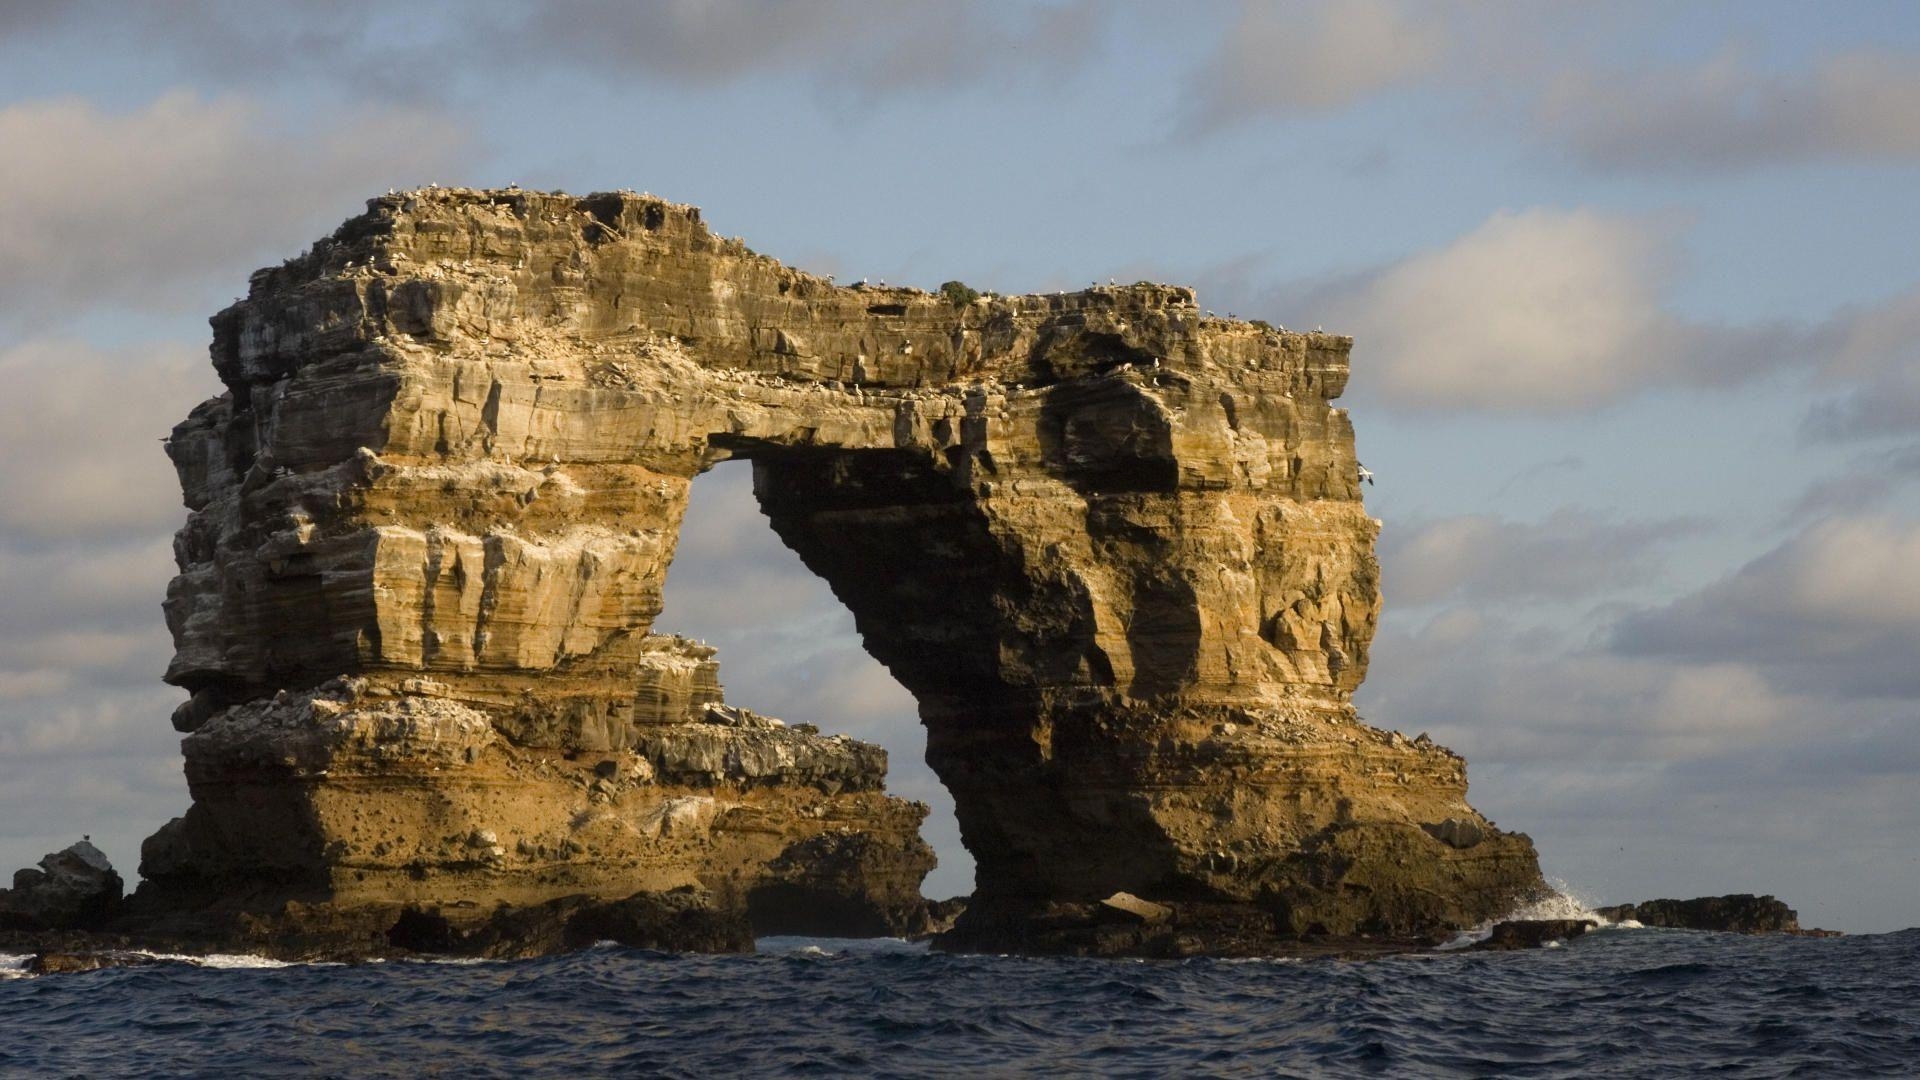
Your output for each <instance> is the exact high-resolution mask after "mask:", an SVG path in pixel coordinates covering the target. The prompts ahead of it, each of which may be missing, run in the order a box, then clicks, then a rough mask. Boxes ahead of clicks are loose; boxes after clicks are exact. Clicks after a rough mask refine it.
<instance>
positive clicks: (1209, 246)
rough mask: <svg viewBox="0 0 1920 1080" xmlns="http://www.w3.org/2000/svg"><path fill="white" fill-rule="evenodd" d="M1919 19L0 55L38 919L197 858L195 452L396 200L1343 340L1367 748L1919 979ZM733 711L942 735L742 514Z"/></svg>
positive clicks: (222, 21) (1590, 8) (1654, 9)
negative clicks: (310, 272)
mask: <svg viewBox="0 0 1920 1080" xmlns="http://www.w3.org/2000/svg"><path fill="white" fill-rule="evenodd" d="M1916 181H1920V6H1916V5H1913V4H1911V3H1906V2H1885V3H1880V2H1873V0H1849V2H1846V3H1831V4H1806V3H1767V2H1750V0H1748V2H1727V3H1713V2H1696V3H1690V4H1687V5H1673V4H1668V3H1639V2H1632V0H1618V2H1609V3H1589V2H1581V0H1567V2H1562V3H1556V4H1538V3H1526V2H1520V0H1512V2H1507V0H1483V2H1479V3H1472V4H1468V3H1449V2H1445V0H1423V2H1411V0H1407V2H1400V0H1346V2H1341V3H1319V2H1288V3H1281V2H1269V3H1259V2H1250V3H1237V2H1225V0H1223V2H1205V0H1201V2H1192V3H1182V4H1166V3H1145V2H1140V3H1135V2H1131V0H1111V2H1098V0H1058V2H1039V0H1035V2H1031V3H972V4H954V3H950V2H945V0H793V2H787V3H776V2H771V0H764V2H763V0H742V2H733V3H727V2H721V0H659V2H655V3H624V2H616V0H558V2H553V3H547V4H540V5H532V4H520V3H508V2H504V0H476V2H472V3H466V4H436V3H431V2H426V0H421V2H416V3H411V4H406V5H395V4H388V3H373V2H363V0H338V2H331V3H324V4H323V3H317V2H316V3H298V2H295V3H284V4H279V5H273V6H269V5H264V4H256V3H251V2H244V0H229V2H218V0H173V2H170V3H166V4H143V3H125V4H109V3H92V2H87V0H0V192H3V193H4V194H3V195H0V386H4V390H3V391H0V870H4V869H11V868H12V867H15V866H24V865H28V864H31V863H32V862H34V861H36V860H37V859H38V858H39V857H40V856H41V855H42V854H43V853H45V852H48V851H52V850H55V849H57V848H59V847H62V846H65V845H66V844H67V843H69V842H70V841H72V840H74V839H77V838H78V835H79V834H81V833H83V832H85V833H91V834H92V835H93V837H94V839H95V841H96V842H98V843H100V844H101V846H102V847H103V848H104V849H105V850H106V851H107V853H108V854H109V855H110V856H111V857H112V858H113V859H114V861H115V863H116V864H117V865H119V866H121V867H122V868H123V870H125V871H127V872H129V873H131V871H132V869H133V867H134V865H135V864H136V863H137V860H138V846H139V841H140V839H141V838H142V837H143V836H145V835H146V834H147V833H148V832H150V831H151V830H152V829H153V828H154V827H156V826H158V825H159V824H160V823H162V822H163V821H165V820H166V819H167V818H169V817H172V816H174V815H177V814H179V813H180V812H182V811H183V810H184V809H185V807H186V805H187V796H186V790H185V783H184V781H183V780H182V778H181V772H180V763H179V755H178V742H177V740H178V735H177V734H176V733H175V732H174V731H173V730H172V728H171V726H170V725H169V723H168V716H169V714H170V712H171V711H172V708H173V706H174V705H175V704H177V703H178V702H179V701H180V700H182V698H183V697H184V695H183V694H182V693H181V692H180V691H178V690H175V689H172V688H169V687H166V686H165V685H163V684H162V683H161V682H160V681H159V675H160V673H161V671H163V670H164V668H165V666H166V661H167V657H168V655H169V653H170V643H169V641H168V638H167V634H166V630H165V627H164V625H163V623H162V620H161V614H160V600H161V598H162V597H163V595H164V593H165V588H166V582H167V579H168V578H169V577H170V576H171V574H172V554H171V540H170V537H171V533H172V531H173V530H174V529H175V528H177V527H178V526H179V525H180V524H181V522H182V521H183V520H184V517H185V511H184V509H183V508H182V506H181V504H180V500H179V494H178V487H177V484H176V482H175V480H174V478H173V476H172V471H171V468H170V467H169V465H168V464H167V462H166V459H165V457H164V455H163V454H162V452H161V448H160V445H159V441H158V440H159V439H160V437H161V436H162V435H164V434H165V433H166V432H167V431H168V430H169V429H170V428H171V426H172V425H173V424H174V423H175V422H176V421H177V420H179V419H181V418H183V417H184V416H185V415H186V413H187V411H188V410H189V409H190V408H191V407H192V406H193V405H194V404H195V403H196V402H198V401H199V400H201V399H203V398H205V397H209V396H212V395H214V394H215V393H217V392H218V390H219V385H218V382H217V380H216V379H215V378H214V375H213V371H212V369H211V367H210V366H209V364H208V360H207V354H206V346H207V343H208V339H209V333H208V328H207V324H206V317H207V316H208V315H209V314H211V313H212V312H213V311H215V310H217V309H218V308H220V307H221V306H223V305H224V304H226V303H227V302H229V300H230V298H232V297H233V296H235V295H238V294H239V293H241V292H243V291H244V289H245V284H246V279H247V275H248V273H249V272H250V271H252V270H253V269H254V268H256V267H258V266H263V265H268V264H272V263H277V262H279V261H280V260H282V259H284V258H286V257H288V256H290V255H292V254H295V253H297V252H298V251H300V250H301V249H302V248H304V247H305V246H306V245H307V244H309V243H310V242H311V241H312V240H314V239H315V238H317V237H319V236H321V235H324V234H325V233H327V232H328V231H330V230H331V229H332V228H333V227H334V226H335V225H337V224H338V223H339V222H340V221H341V220H342V219H344V218H346V217H348V216H350V215H352V214H354V213H356V212H358V211H359V210H360V209H361V207H362V205H363V202H364V200H365V199H366V198H368V197H369V196H371V195H374V194H376V193H379V192H384V191H385V190H386V189H387V188H389V187H408V186H416V185H424V184H426V183H429V182H433V183H440V184H442V185H455V184H463V185H476V186H479V185H505V184H508V183H519V184H522V185H524V186H527V187H542V188H561V189H565V190H568V191H576V192H586V191H594V190H605V189H613V188H622V187H630V188H637V189H644V190H647V191H651V192H655V193H658V194H663V195H666V196H668V197H670V198H672V199H675V200H677V201H682V202H691V203H694V204H696V205H699V206H701V207H703V208H704V210H705V214H706V218H707V220H708V221H709V222H710V223H712V224H713V227H714V228H715V229H716V231H718V232H721V233H723V234H729V235H735V234H737V235H739V236H742V237H745V238H747V240H748V242H749V243H750V244H751V245H752V246H753V247H754V248H755V249H756V250H758V251H761V252H764V253H766V254H769V255H772V256H774V257H776V258H779V259H781V260H783V261H785V262H787V263H789V264H792V265H796V266H799V267H803V268H805V269H808V270H812V271H814V272H817V273H823V274H825V273H835V274H839V275H840V276H842V277H843V278H846V277H858V276H870V277H873V278H884V279H886V280H888V281H891V282H895V283H910V284H915V285H919V286H921V287H924V288H933V287H935V286H937V285H938V284H939V283H940V282H942V281H945V280H948V279H953V278H958V279H961V280H964V281H966V282H968V283H969V284H972V285H974V286H975V287H977V288H982V289H993V290H997V291H1002V292H1022V291H1037V290H1052V289H1056V288H1072V287H1077V286H1080V285H1083V284H1084V283H1086V282H1088V281H1095V280H1102V281H1103V280H1105V279H1107V278H1108V277H1120V278H1122V279H1123V280H1134V279H1138V278H1152V279H1156V280H1163V281H1174V282H1182V283H1186V284H1191V285H1194V286H1197V287H1198V288H1199V290H1200V300H1201V303H1202V304H1203V305H1204V306H1206V307H1208V308H1212V309H1215V310H1217V311H1220V312H1221V313H1223V314H1224V313H1226V312H1232V313H1234V314H1235V315H1237V316H1238V317H1241V318H1262V319H1266V320H1268V321H1271V322H1275V323H1279V324H1282V325H1286V326H1290V327H1294V328H1305V327H1315V326H1324V327H1325V328H1326V329H1327V330H1329V331H1337V332H1341V333H1348V334H1352V335H1353V336H1354V339H1355V344H1354V348H1353V357H1352V363H1353V373H1352V380H1351V384H1350V387H1349V390H1348V392H1347V395H1346V398H1345V400H1344V401H1343V402H1342V404H1343V405H1345V406H1346V407H1348V408H1349V409H1350V410H1351V412H1352V417H1353V421H1354V425H1355V428H1356V430H1357V432H1358V439H1359V450H1360V456H1361V459H1362V460H1363V461H1364V462H1365V463H1366V464H1367V466H1368V467H1369V468H1370V469H1372V470H1373V471H1374V472H1375V474H1376V485H1375V486H1374V487H1371V488H1368V489H1367V493H1366V494H1367V504H1368V507H1369V509H1370V510H1371V511H1372V512H1373V514H1374V515H1375V516H1377V517H1379V518H1381V519H1382V520H1383V521H1384V523H1385V528H1384V531H1383V534H1382V537H1381V541H1380V557H1381V561H1382V564H1383V575H1382V591H1383V593H1384V595H1385V603H1386V607H1385V612H1384V615H1383V617H1382V620H1381V625H1380V631H1379V634H1378V637H1377V639H1376V643H1375V647H1374V650H1373V656H1372V666H1371V668H1370V673H1369V675H1368V678H1367V682H1366V684H1365V685H1364V686H1363V687H1362V688H1361V690H1360V692H1359V694H1358V695H1357V697H1356V703H1357V705H1358V706H1359V708H1360V710H1361V712H1362V713H1363V714H1364V715H1365V716H1366V717H1367V718H1368V719H1369V720H1370V721H1371V722H1373V723H1375V724H1377V725H1380V726H1384V727H1390V728H1394V729H1397V730H1401V731H1405V732H1407V733H1409V734H1412V733H1416V732H1421V731H1425V732H1429V733H1431V734H1432V736H1433V737H1434V738H1436V739H1437V740H1439V741H1440V742H1442V743H1444V744H1446V745H1448V746H1451V747H1452V748H1453V749H1455V750H1456V751H1458V752H1460V753H1461V754H1463V755H1465V757H1466V758H1467V760H1468V761H1469V762H1470V763H1471V764H1470V770H1469V778H1470V780H1471V782H1472V790H1471V796H1470V797H1471V800H1472V802H1473V803H1474V805H1475V806H1476V807H1478V808H1479V809H1480V810H1481V811H1482V812H1484V813H1486V814H1487V815H1488V816H1489V817H1491V818H1493V819H1494V820H1495V821H1497V822H1498V823H1499V824H1500V825H1501V826H1502V827H1504V828H1509V829H1517V830H1521V831H1524V832H1527V833H1529V834H1530V835H1531V836H1532V837H1533V838H1534V840H1535V842H1536V843H1537V844H1538V846H1539V848H1540V851H1541V855H1542V862H1543V866H1544V868H1545V870H1546V871H1547V873H1548V875H1549V877H1550V878H1552V879H1554V880H1556V881H1558V882H1561V883H1563V885H1564V887H1565V888H1567V889H1569V890H1570V891H1571V892H1573V893H1574V894H1575V895H1577V896H1580V897H1582V898H1584V899H1588V900H1590V901H1595V902H1600V901H1605V902H1621V901H1635V900H1643V899H1649V898H1652V897H1656V896H1696V895H1705V894H1718V893H1726V892H1771V893H1774V894H1776V895H1778V896H1780V897H1782V898H1783V899H1785V900H1787V901H1788V902H1789V903H1791V904H1793V905H1794V906H1796V907H1797V908H1798V909H1799V911H1800V913H1801V917H1802V921H1803V923H1806V924H1808V925H1822V926H1828V927H1833V928H1837V929H1843V930H1849V931H1855V932H1870V931H1883V930H1890V929H1895V928H1899V927H1906V926H1912V925H1916V924H1920V840H1917V839H1916V837H1920V794H1916V793H1920V662H1917V661H1920V198H1916V197H1915V193H1916V191H1920V184H1917V183H1916ZM656 627H657V629H659V630H662V631H678V632H683V633H688V634H692V635H696V636H700V637H704V638H706V639H707V640H709V641H712V642H714V643H716V644H718V645H720V646H721V650H722V651H721V654H720V658H721V662H722V669H721V674H722V678H723V681H724V682H725V683H726V685H727V688H728V695H729V698H730V700H733V701H735V702H736V703H738V704H742V705H746V706H748V707H751V708H754V709H756V710H758V711H761V712H765V713H769V714H772V715H776V716H781V717H784V718H785V719H787V720H789V721H790V722H797V721H810V722H813V723H817V724H819V725H820V726H821V727H822V728H823V729H826V730H829V731H845V732H849V733H851V734H854V735H856V736H859V737H861V738H867V739H871V740H873V741H877V742H879V743H881V744H883V745H885V746H886V747H888V749H889V750H890V751H891V754H892V781H891V786H892V788H893V789H894V790H895V791H897V792H899V793H901V794H905V795H908V796H911V797H914V798H921V799H925V800H927V801H928V802H929V803H931V804H933V805H934V808H935V810H934V815H933V818H932V819H931V820H930V822H929V825H928V829H927V834H928V839H929V841H930V842H932V843H933V844H934V846H935V847H936V849H937V850H938V852H939V855H940V859H941V868H940V869H939V870H937V871H935V874H934V876H933V877H932V878H931V879H930V880H929V882H928V885H927V892H928V893H929V895H935V896H941V895H948V894H952V893H961V892H965V891H967V889H968V888H969V887H970V862H969V861H968V859H967V857H966V854H965V852H964V851H963V850H961V849H960V847H959V844H958V838H957V830H956V829H955V827H954V825H953V822H952V817H951V807H950V803H949V802H948V801H947V800H946V797H945V794H944V792H943V791H942V790H941V789H940V787H939V784H938V781H937V780H936V779H935V778H934V777H933V776H932V775H931V773H930V772H929V771H928V770H927V768H926V767H925V765H924V764H923V763H922V761H921V756H922V753H923V751H924V747H925V739H924V735H923V734H922V732H921V729H920V728H919V726H918V722H917V720H916V718H915V715H914V708H913V702H912V699H911V697H910V696H909V695H907V694H906V692H905V691H904V690H902V689H901V688H900V687H899V686H898V685H897V684H895V683H894V682H893V681H892V680H891V678H890V677H889V676H888V675H887V674H886V672H885V671H884V669H882V668H880V667H879V665H878V664H877V663H875V662H873V661H872V660H870V659H869V658H867V657H866V655H865V653H864V652H863V651H862V650H861V648H860V644H859V641H858V639H857V637H856V636H855V635H854V633H853V627H852V619H851V617H850V616H849V615H848V614H847V613H846V612H845V611H844V609H842V608H840V607H839V605H838V603H837V602H836V601H835V600H834V599H833V597H832V595H831V593H829V592H828V591H827V589H826V587H825V586H824V584H822V583H820V582H818V581H816V580H814V579H812V578H811V577H809V576H808V574H807V572H806V571H805V570H804V569H803V568H802V567H801V566H800V563H799V561H798V560H797V558H795V557H794V556H792V555H791V554H790V553H788V552H787V551H786V550H785V549H784V548H783V547H782V546H781V545H780V544H779V542H778V540H777V538H775V537H774V536H773V534H772V531H771V530H770V529H769V528H767V527H766V525H765V522H764V520H763V519H762V518H760V516H759V513H758V510H757V509H756V508H755V506H754V505H753V501H752V496H751V492H750V484H749V476H748V469H747V466H745V465H741V464H728V465H724V466H722V467H720V468H718V469H716V470H714V471H713V472H712V473H710V474H708V475H706V476H704V477H702V478H701V479H700V480H698V481H697V482H696V484H695V488H694V502H693V505H692V508H691V510H690V514H689V522H688V526H687V530H686V533H685V535H684V537H683V541H682V547H681V553H680V556H679V559H678V560H677V562H676V564H675V566H674V568H673V571H672V573H671V575H670V577H669V581H668V596H667V606H666V610H665V612H664V613H663V615H662V616H661V618H660V619H659V621H658V623H657V624H656Z"/></svg>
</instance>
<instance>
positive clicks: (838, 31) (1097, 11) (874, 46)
mask: <svg viewBox="0 0 1920 1080" xmlns="http://www.w3.org/2000/svg"><path fill="white" fill-rule="evenodd" d="M559 8H560V9H559V10H558V11H554V10H547V9H538V10H536V9H528V8H525V7H523V6H520V5H511V6H509V7H506V8H501V7H499V6H497V5H496V6H495V7H494V8H493V13H492V19H493V21H494V22H495V26H496V29H495V32H494V33H493V34H489V35H488V36H489V37H490V38H492V39H493V40H494V41H496V42H503V43H504V42H510V43H511V52H512V53H513V54H517V55H523V56H527V57H532V58H538V59H542V60H545V61H549V62H551V61H558V60H560V59H562V58H564V60H565V61H566V62H567V63H568V64H575V65H577V64H588V65H592V66H595V67H597V68H599V69H601V71H602V73H603V74H607V73H610V74H622V75H633V74H645V75H648V76H653V77H659V78H666V79H671V80H682V81H692V82H727V81H732V80H736V79H740V78H743V77H747V76H750V75H755V74H759V73H762V72H766V71H800V72H803V73H805V74H808V75H810V76H812V77H814V78H816V79H818V80H820V81H821V82H823V83H828V84H832V85H840V86H851V87H857V88H860V89H862V90H864V91H868V92H876V91H891V90H915V89H928V88H945V87H953V86H959V85H965V84H970V83H976V82H978V81H980V80H981V79H982V78H984V77H986V76H987V75H989V74H994V73H1000V74H1004V73H1007V72H1009V71H1013V70H1018V69H1026V70H1044V69H1047V68H1054V69H1055V70H1060V69H1066V68H1070V67H1072V66H1074V65H1075V64H1076V61H1077V60H1078V59H1080V58H1083V57H1084V55H1085V54H1086V52H1087V51H1088V50H1089V49H1090V47H1091V46H1093V45H1094V44H1095V43H1097V42H1098V41H1099V38H1100V34H1101V32H1102V28H1103V27H1104V25H1105V23H1106V20H1107V8H1106V5H1103V4H1099V3H1094V2H1091V0H1075V2H1071V3H1055V4H1043V5H1038V6H1035V7H1032V8H1028V9H1025V10H1021V11H1019V12H1018V14H1016V15H1013V16H1011V17H1009V16H1006V15H1003V14H1000V13H996V12H994V11H992V10H991V9H989V8H986V7H984V6H978V5H971V4H951V3H945V2H940V0H903V2H895V3H887V4H881V5H875V4H870V3H865V2H860V0H829V2H824V3H808V4H792V3H787V2H784V0H745V2H741V3H731V4H715V3H708V2H703V0H671V2H668V3H664V4H648V5H634V4H629V3H624V2H622V0H571V2H568V3H563V4H561V5H559ZM506 31H511V32H510V33H508V32H506Z"/></svg>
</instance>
